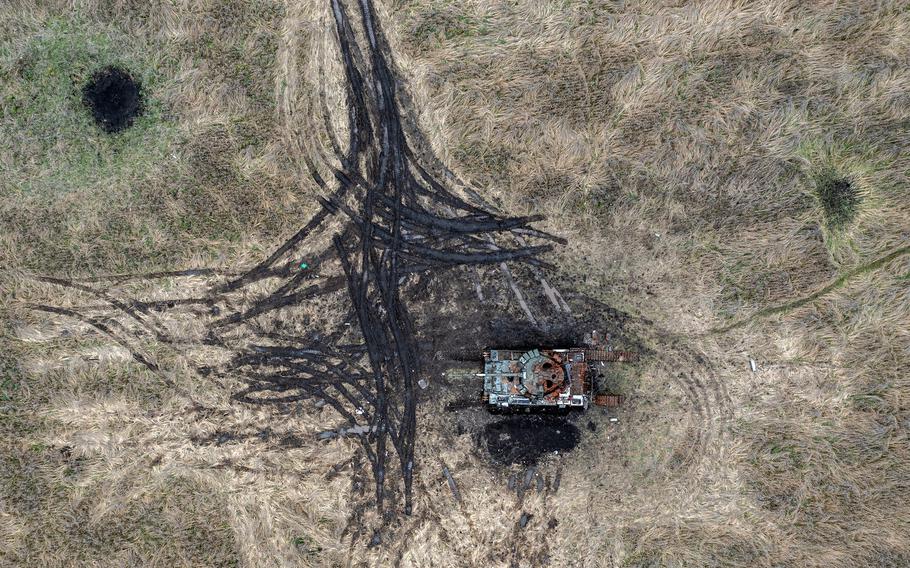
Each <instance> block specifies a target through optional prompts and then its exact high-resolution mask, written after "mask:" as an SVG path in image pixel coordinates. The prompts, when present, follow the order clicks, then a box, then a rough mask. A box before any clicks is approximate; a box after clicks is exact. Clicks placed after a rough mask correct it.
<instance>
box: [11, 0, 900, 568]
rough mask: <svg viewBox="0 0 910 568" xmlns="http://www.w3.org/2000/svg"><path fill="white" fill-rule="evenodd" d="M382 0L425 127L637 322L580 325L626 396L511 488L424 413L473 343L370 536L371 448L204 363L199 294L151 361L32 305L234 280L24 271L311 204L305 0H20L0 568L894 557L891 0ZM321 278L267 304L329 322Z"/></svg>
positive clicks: (328, 53) (438, 381)
mask: <svg viewBox="0 0 910 568" xmlns="http://www.w3.org/2000/svg"><path fill="white" fill-rule="evenodd" d="M348 4H351V5H352V6H353V5H355V3H354V2H348ZM376 7H377V10H378V16H379V19H380V20H381V21H382V23H383V26H384V30H385V34H386V36H387V39H388V42H389V45H390V48H391V51H392V56H393V57H394V60H395V63H396V65H397V68H398V71H399V73H400V75H401V76H402V77H404V78H405V79H406V82H405V83H404V84H403V85H400V88H401V89H405V90H406V91H407V93H408V95H409V97H408V100H407V105H408V112H409V113H410V115H411V116H412V117H413V118H414V119H415V120H416V122H417V124H418V125H419V128H420V129H421V130H422V132H423V133H424V134H425V136H426V144H428V145H429V146H430V147H431V148H432V150H433V151H434V152H435V153H436V155H438V156H439V157H440V159H441V161H442V162H443V163H444V164H445V165H446V166H447V167H449V168H451V170H452V171H454V172H456V173H457V174H458V175H460V176H461V177H462V178H463V179H466V180H469V181H470V183H471V184H472V186H473V187H474V188H475V189H476V190H477V191H478V192H480V193H481V194H482V195H483V197H484V198H485V199H487V200H488V201H490V202H492V203H494V204H496V205H497V206H498V207H500V208H501V209H503V210H505V211H509V212H510V213H512V214H515V215H532V214H542V215H545V216H546V219H545V220H544V221H542V222H539V223H536V224H535V226H536V227H538V228H540V229H542V230H544V231H548V232H550V233H552V234H555V235H558V236H560V237H563V238H565V239H567V241H568V244H567V245H565V246H560V247H558V248H557V251H556V252H555V253H551V254H550V255H548V256H547V258H546V260H548V261H550V262H552V263H554V264H556V265H557V269H556V270H555V271H553V273H552V274H550V275H549V278H550V279H551V281H552V282H553V283H554V285H555V286H556V287H557V288H559V290H561V291H562V293H563V294H564V295H565V296H566V297H567V298H569V297H570V296H571V298H574V300H570V301H569V303H570V305H571V308H572V310H573V312H574V313H575V314H584V313H585V310H586V305H585V304H584V303H583V302H582V301H581V300H579V298H589V299H591V301H594V300H596V301H598V302H602V303H604V304H606V305H609V306H611V307H613V308H615V310H617V313H622V314H625V315H624V316H623V317H622V318H620V319H622V324H621V325H620V324H618V323H616V322H615V321H613V322H602V326H603V327H602V329H604V330H606V331H608V332H611V333H613V334H614V338H615V341H616V342H617V345H618V346H619V347H630V348H636V349H639V350H640V351H641V352H642V357H641V360H640V362H638V363H636V364H635V365H632V366H628V367H624V368H622V370H621V372H620V371H616V372H615V373H613V374H612V375H611V376H610V381H611V388H612V389H613V390H614V391H616V392H619V393H621V394H623V395H624V396H625V397H626V398H625V403H624V404H623V406H621V407H620V408H618V409H615V410H610V411H609V412H607V411H605V410H603V409H601V408H597V407H592V409H591V410H590V411H589V412H588V414H587V415H586V416H584V417H583V418H581V419H580V420H579V422H578V424H579V427H580V429H581V440H580V442H579V444H578V446H577V447H576V448H575V449H574V450H573V451H571V452H569V453H567V454H565V455H560V456H553V457H551V458H548V459H546V460H544V461H543V462H541V463H540V464H539V465H538V469H537V473H538V474H539V476H540V477H539V479H541V480H545V481H541V482H540V485H535V483H536V482H535V483H531V484H530V486H529V487H527V488H523V487H522V488H521V489H520V490H519V491H518V492H516V491H514V490H510V488H509V483H510V482H509V480H510V478H511V479H514V477H515V476H516V475H517V476H518V479H519V481H518V484H519V485H521V484H522V483H523V482H524V479H522V476H523V475H524V472H525V469H524V468H522V467H520V466H516V465H513V466H503V465H499V464H497V463H495V462H494V461H492V460H491V459H490V458H489V456H488V455H487V453H486V450H485V449H484V447H483V444H482V443H481V442H479V440H480V436H479V433H478V432H477V431H476V428H477V424H481V423H483V422H484V421H486V420H488V417H484V416H482V414H483V413H482V412H481V411H480V410H477V411H473V410H470V409H469V410H466V411H447V410H446V405H447V404H449V403H452V402H453V401H457V400H458V399H460V398H462V395H463V394H464V393H465V392H467V393H470V394H473V393H474V392H476V390H477V389H478V387H477V385H475V384H474V383H473V382H471V380H470V378H464V377H463V376H462V375H464V372H463V371H465V370H471V369H455V370H453V371H451V372H450V373H448V374H446V375H445V376H444V375H443V374H442V373H441V372H439V373H435V374H433V375H432V376H428V377H427V378H428V379H429V382H430V387H429V388H428V389H427V390H426V391H421V395H420V396H421V398H420V402H419V404H418V406H417V425H418V426H417V428H418V431H417V438H416V454H415V457H416V460H415V474H414V513H413V514H412V515H411V516H403V515H399V516H398V517H397V518H396V519H395V520H394V521H388V520H386V521H388V522H387V529H386V532H384V535H385V536H384V539H383V542H382V543H380V544H378V545H375V546H370V533H369V532H365V531H364V530H361V527H360V525H361V524H362V525H363V526H367V525H370V526H373V525H372V524H371V523H374V524H375V523H376V522H380V521H381V520H377V519H375V518H372V517H371V515H375V513H373V512H371V511H372V509H370V508H369V503H368V501H369V495H370V491H371V489H370V483H371V480H370V479H368V478H366V477H364V475H363V468H362V467H361V465H360V464H361V462H362V461H363V459H364V458H363V456H362V455H361V449H360V446H359V445H358V444H357V443H356V441H355V440H354V439H352V438H336V439H332V440H328V441H321V440H317V434H318V433H319V432H320V431H323V430H326V429H329V428H336V427H337V426H338V425H339V424H341V422H342V421H341V419H340V416H338V414H337V413H335V411H334V410H332V409H331V408H330V407H329V406H322V407H319V406H318V405H316V404H314V403H313V402H312V401H305V402H301V403H299V404H296V405H287V406H285V407H282V408H278V407H274V406H260V405H251V404H244V403H242V402H239V401H237V400H234V399H233V398H232V395H233V394H234V393H236V392H237V391H238V390H240V389H242V388H243V382H242V381H243V377H241V376H217V375H215V374H212V375H205V374H204V373H199V372H197V370H198V369H199V368H200V367H202V366H206V365H214V364H216V363H217V362H218V361H219V358H220V357H224V355H223V353H220V352H219V351H218V350H217V349H215V348H214V347H212V346H211V345H209V344H206V342H205V341H203V336H204V330H203V325H202V323H201V322H202V321H203V320H204V319H205V318H208V317H210V316H208V315H206V316H198V317H188V316H187V313H184V314H183V315H179V314H177V315H170V312H167V311H164V312H162V313H161V314H160V316H156V318H157V319H155V320H154V325H155V326H158V327H156V328H155V329H156V330H159V329H160V330H163V331H166V332H167V334H169V335H170V336H171V337H176V338H177V340H176V341H174V342H172V343H164V342H161V341H156V340H155V338H154V336H150V335H145V336H142V337H143V340H142V343H141V348H142V352H143V355H144V356H145V357H147V358H148V359H149V360H152V361H154V362H155V364H156V366H157V368H158V370H157V371H154V370H151V369H149V368H148V367H147V366H144V365H142V364H140V362H138V361H137V360H135V358H134V357H133V356H132V355H131V352H130V350H129V349H128V348H127V347H126V346H124V345H122V344H120V343H118V342H116V341H113V340H112V339H111V338H110V337H109V336H107V335H105V334H104V333H100V332H99V331H98V329H97V328H96V327H92V326H91V325H88V324H86V323H85V322H84V321H79V320H77V319H73V318H71V317H67V316H66V314H62V313H57V314H54V313H47V312H41V311H36V310H33V309H30V308H29V306H30V305H34V304H43V305H53V306H58V307H61V308H66V309H80V307H84V306H87V305H91V304H98V303H109V304H111V305H114V304H113V302H117V301H118V299H124V298H132V299H140V300H157V299H162V298H171V299H180V298H194V297H196V296H197V295H199V294H202V293H203V292H204V291H205V290H207V289H209V288H210V287H211V286H213V285H214V284H216V283H217V282H218V281H219V280H218V278H220V277H221V276H218V275H212V274H199V275H195V276H189V277H172V278H157V279H151V280H145V279H126V278H124V279H119V280H104V282H105V283H106V284H105V286H106V287H105V288H104V290H105V291H104V295H103V296H101V297H97V296H93V295H90V294H86V293H84V292H82V291H79V290H77V289H73V288H63V287H61V286H58V285H55V284H54V283H53V282H50V281H47V280H43V281H42V280H39V279H38V277H41V276H52V277H59V278H67V279H72V280H78V279H85V280H81V281H84V282H90V283H91V282H97V281H93V280H91V279H92V278H95V277H98V276H99V275H109V274H137V273H150V272H156V271H169V270H183V269H189V268H194V267H211V268H215V269H217V270H218V271H223V272H224V273H232V274H233V273H239V272H240V271H241V270H243V269H246V268H249V267H251V266H253V265H254V264H255V263H256V262H258V261H259V260H261V259H262V258H264V257H265V256H267V255H268V254H269V253H270V252H271V251H272V250H273V249H274V247H275V246H277V245H278V244H280V243H281V242H282V241H284V240H285V239H287V238H288V237H289V236H290V235H293V234H294V233H295V232H296V231H297V230H298V229H299V227H300V226H302V225H303V224H304V223H305V222H306V219H307V218H308V217H309V216H310V215H312V214H313V213H314V212H315V211H316V210H317V209H318V204H317V203H316V201H315V198H314V196H315V195H316V194H317V192H318V191H319V188H318V187H317V185H316V184H315V183H314V182H313V181H312V178H311V176H310V175H309V173H308V171H307V168H306V165H305V158H307V157H310V158H315V156H314V155H313V154H315V153H318V152H319V151H320V149H321V148H324V147H326V146H328V144H329V142H330V141H329V140H328V138H327V137H326V134H325V131H324V128H323V126H322V123H321V120H322V119H321V115H319V105H320V102H319V101H320V92H321V91H324V92H326V93H327V95H326V97H324V98H323V99H322V100H325V101H326V104H327V105H329V106H331V107H337V106H339V105H340V104H341V102H340V97H339V96H338V94H337V93H338V92H339V90H340V87H339V85H340V84H341V81H342V77H341V75H342V72H341V67H340V65H339V63H338V61H337V53H336V52H335V51H334V50H333V46H334V45H335V41H336V40H335V35H334V34H335V31H334V30H335V28H334V27H333V25H332V21H331V18H332V14H331V6H330V3H329V2H328V1H323V0H297V1H294V2H291V1H284V0H258V1H256V2H246V1H242V0H202V1H191V0H151V1H149V0H81V1H79V2H63V1H58V2H55V1H52V0H7V1H5V2H3V3H2V4H0V110H2V112H0V326H2V327H0V566H23V567H25V566H74V567H75V566H105V567H107V566H111V567H115V566H116V567H119V566H161V567H173V566H250V567H259V566H396V565H400V566H419V567H425V566H503V567H506V566H508V567H511V566H554V567H555V566H579V567H582V566H584V567H587V566H592V567H594V566H604V567H620V566H621V567H682V566H692V567H726V566H730V567H744V568H745V567H750V568H751V567H762V566H765V567H790V566H793V567H803V566H805V567H811V566H818V567H825V568H835V567H837V568H841V567H842V568H849V567H857V566H870V567H872V566H875V567H894V568H898V567H904V566H910V189H908V188H910V152H908V149H910V2H907V1H893V2H892V1H887V0H881V1H870V0H855V1H852V2H851V1H838V0H828V1H800V0H762V1H756V2H747V1H733V0H726V1H721V0H715V1H692V2H684V1H670V0H663V1H661V0H652V1H647V0H641V1H636V0H628V1H620V0H617V1H614V2H610V1H601V0H550V1H545V0H485V1H480V0H464V1H459V2H455V1H451V0H414V1H410V0H376ZM351 9H352V10H353V8H351ZM321 60H323V61H324V62H325V69H327V70H328V73H327V74H326V75H325V76H320V75H319V74H318V73H317V69H318V68H319V65H320V61H321ZM106 65H117V66H121V67H124V68H126V69H128V70H129V71H130V72H131V73H132V75H133V76H134V77H136V78H137V80H139V81H140V82H141V85H142V89H143V93H144V97H145V108H144V111H143V113H142V114H141V115H140V116H138V117H137V118H136V120H135V123H134V124H133V125H132V126H130V127H129V128H127V129H125V130H123V131H122V132H118V133H116V134H108V133H106V132H104V131H103V130H102V129H100V128H99V127H98V126H97V125H96V124H95V123H94V122H93V121H92V117H91V115H90V114H89V112H88V111H87V110H86V108H85V107H84V106H83V104H82V100H81V97H82V95H81V89H82V85H84V84H85V83H86V81H88V80H89V79H90V78H91V77H92V75H93V73H94V71H95V70H96V69H98V68H101V67H103V66H106ZM314 246H315V245H314ZM252 290H253V291H252V292H249V293H250V294H254V293H255V292H256V290H257V289H256V288H255V287H254V288H253V289H252ZM431 292H432V294H431V297H432V298H433V301H434V302H435V303H436V304H438V305H437V308H436V309H437V310H438V311H437V312H434V313H435V314H436V316H435V319H434V318H431V317H430V316H426V317H425V319H423V320H420V321H422V322H424V323H426V322H435V323H434V324H433V325H436V326H437V328H438V332H437V335H439V336H444V335H446V334H447V333H451V336H450V339H451V342H452V343H453V345H452V349H453V350H456V351H457V350H460V349H463V348H464V349H467V350H472V349H474V348H475V346H474V345H473V344H471V345H460V344H458V341H459V339H458V338H463V337H471V336H472V334H474V335H475V336H476V337H478V338H490V337H493V338H494V340H495V332H494V331H491V330H490V329H485V328H482V326H481V325H480V324H477V329H476V330H475V329H473V328H470V327H466V328H464V329H460V330H454V328H453V327H451V326H449V323H448V322H450V321H454V319H452V318H454V316H452V317H450V316H451V314H456V313H460V312H461V311H462V310H466V311H470V310H479V309H480V308H478V307H477V306H473V307H468V306H467V305H462V304H461V303H460V302H462V298H461V297H460V296H459V297H458V298H456V297H455V296H452V297H447V296H445V295H444V290H441V289H436V288H431ZM244 293H246V292H244ZM470 299H471V298H469V300H470ZM474 301H475V302H476V298H475V299H474ZM238 302H240V300H238ZM344 303H345V296H344V294H343V293H342V292H339V293H337V294H335V295H329V296H325V297H322V298H320V299H318V300H314V301H313V302H308V303H305V304H302V305H300V306H297V307H295V308H294V309H293V310H288V311H287V313H282V315H281V316H280V318H281V323H282V324H283V325H285V326H286V328H288V329H290V328H295V326H296V328H303V327H307V328H312V329H317V328H318V329H320V330H322V329H323V328H325V329H329V328H331V327H332V326H333V325H341V320H340V319H339V318H340V317H341V316H340V313H341V311H342V306H344ZM495 309H498V308H496V307H494V305H493V304H487V305H486V307H484V308H483V310H487V311H489V310H495ZM509 309H512V310H514V306H512V307H511V308H509ZM153 311H154V310H153ZM472 313H473V312H472ZM516 314H517V315H516V317H517V318H518V319H520V318H521V312H518V311H516ZM422 317H423V316H422ZM317 320H318V321H319V322H321V323H314V322H316V321H317ZM581 320H584V318H580V321H581ZM100 321H108V322H109V321H110V320H106V319H105V320H100ZM137 321H139V320H138V318H137ZM137 321H134V322H132V325H133V327H135V328H137V329H138V326H139V324H138V323H137ZM147 321H151V320H150V319H147V318H143V319H142V322H147ZM140 323H141V322H140ZM592 323H593V325H601V324H600V323H599V322H590V321H586V320H585V321H583V323H579V325H580V326H581V325H592ZM452 325H453V326H454V324H452ZM319 326H322V327H319ZM447 326H448V327H447ZM140 331H141V329H140ZM584 331H587V329H585V330H584ZM428 333H429V332H428ZM137 337H138V336H137ZM478 341H480V339H478ZM479 355H480V354H479V352H478V359H479ZM750 361H754V366H755V367H754V370H753V369H752V368H751V365H750ZM468 366H469V365H468ZM434 369H435V367H434ZM462 391H463V392H462ZM611 418H616V419H618V421H611V420H610V419H611ZM472 428H474V430H472ZM443 467H446V468H447V469H448V470H449V471H450V472H451V474H452V476H453V479H454V480H455V481H456V482H457V484H458V489H459V491H460V494H461V500H460V502H459V501H456V500H454V499H453V496H452V494H451V492H450V488H449V485H448V480H447V478H446V477H445V476H444V475H443V473H442V468H443ZM557 478H558V479H560V482H559V484H558V485H559V488H558V491H557V490H556V488H555V485H556V482H555V480H556V479H557ZM529 479H530V478H529ZM534 479H538V478H536V477H535V478H534ZM523 515H524V518H525V520H526V521H527V522H526V523H520V522H519V521H520V519H521V518H522V516H523ZM522 525H525V526H522Z"/></svg>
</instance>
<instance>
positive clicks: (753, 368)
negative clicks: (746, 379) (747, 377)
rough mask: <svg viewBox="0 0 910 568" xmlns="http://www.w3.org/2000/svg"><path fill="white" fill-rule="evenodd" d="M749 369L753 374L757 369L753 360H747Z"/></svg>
mask: <svg viewBox="0 0 910 568" xmlns="http://www.w3.org/2000/svg"><path fill="white" fill-rule="evenodd" d="M749 368H750V369H752V372H753V373H754V372H755V371H756V369H757V368H758V367H757V366H756V365H755V359H749Z"/></svg>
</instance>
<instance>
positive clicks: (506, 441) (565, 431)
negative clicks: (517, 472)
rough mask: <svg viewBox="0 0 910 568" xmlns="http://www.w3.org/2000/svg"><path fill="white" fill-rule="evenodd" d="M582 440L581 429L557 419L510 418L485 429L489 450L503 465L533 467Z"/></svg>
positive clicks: (570, 448)
mask: <svg viewBox="0 0 910 568" xmlns="http://www.w3.org/2000/svg"><path fill="white" fill-rule="evenodd" d="M579 438H580V433H579V431H578V428H576V427H575V425H574V424H572V423H571V422H569V421H568V420H567V419H566V418H564V417H558V416H546V415H524V416H510V417H508V418H504V419H502V420H498V421H496V422H491V423H489V424H487V426H486V428H484V439H485V441H486V444H487V451H489V452H490V456H491V457H492V458H493V459H494V460H495V461H497V462H499V463H501V464H504V465H509V464H522V465H532V464H535V463H537V461H538V460H540V459H541V458H542V457H544V456H546V455H548V454H552V453H553V452H557V451H558V452H559V453H563V452H569V451H571V450H572V449H573V448H574V447H575V446H576V444H578V440H579Z"/></svg>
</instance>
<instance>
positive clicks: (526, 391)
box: [482, 348, 635, 412]
mask: <svg viewBox="0 0 910 568" xmlns="http://www.w3.org/2000/svg"><path fill="white" fill-rule="evenodd" d="M634 357H635V354H634V353H629V352H626V351H605V350H599V349H582V348H569V349H530V350H527V351H524V350H521V351H516V350H512V349H490V350H489V351H486V352H484V366H483V373H482V376H483V398H484V401H485V402H486V403H487V406H488V408H489V409H490V410H495V411H500V412H502V411H506V412H508V411H512V412H515V411H529V412H530V411H532V410H547V409H550V410H566V409H579V410H585V409H587V408H588V406H589V405H590V404H591V403H592V402H594V403H595V404H599V405H603V406H615V405H618V404H619V402H620V401H619V400H618V397H617V396H616V395H605V394H598V395H596V396H595V394H594V388H595V384H596V382H597V380H596V379H597V375H598V369H597V365H595V363H597V362H622V361H631V360H633V358H634Z"/></svg>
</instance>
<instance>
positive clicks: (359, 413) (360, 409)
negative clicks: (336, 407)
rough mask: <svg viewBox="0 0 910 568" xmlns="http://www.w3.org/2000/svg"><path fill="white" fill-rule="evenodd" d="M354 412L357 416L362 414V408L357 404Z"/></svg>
mask: <svg viewBox="0 0 910 568" xmlns="http://www.w3.org/2000/svg"><path fill="white" fill-rule="evenodd" d="M354 412H356V413H357V415H358V416H359V415H361V414H363V409H362V408H360V407H359V406H358V407H357V410H355V411H354Z"/></svg>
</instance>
